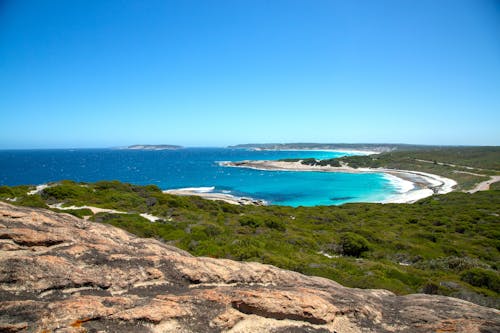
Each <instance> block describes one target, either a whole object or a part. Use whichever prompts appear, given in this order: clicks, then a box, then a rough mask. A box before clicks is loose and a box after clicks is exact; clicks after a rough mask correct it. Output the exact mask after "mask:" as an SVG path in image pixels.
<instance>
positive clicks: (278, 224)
mask: <svg viewBox="0 0 500 333" xmlns="http://www.w3.org/2000/svg"><path fill="white" fill-rule="evenodd" d="M264 224H265V225H266V227H268V228H270V229H275V230H278V231H285V230H286V226H285V223H284V222H283V221H281V220H279V219H277V218H268V219H266V220H265V221H264Z"/></svg>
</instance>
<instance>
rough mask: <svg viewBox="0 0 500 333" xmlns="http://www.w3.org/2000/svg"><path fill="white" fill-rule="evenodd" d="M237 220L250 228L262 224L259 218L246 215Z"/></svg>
mask: <svg viewBox="0 0 500 333" xmlns="http://www.w3.org/2000/svg"><path fill="white" fill-rule="evenodd" d="M239 222H240V225H241V226H247V227H251V228H257V227H259V226H261V224H262V222H261V221H260V219H259V218H257V217H255V216H247V215H245V216H242V217H240V219H239Z"/></svg>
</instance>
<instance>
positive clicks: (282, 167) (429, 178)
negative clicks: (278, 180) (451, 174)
mask: <svg viewBox="0 0 500 333" xmlns="http://www.w3.org/2000/svg"><path fill="white" fill-rule="evenodd" d="M220 165H223V166H228V167H239V168H250V169H256V170H279V171H316V172H343V173H384V174H386V177H389V176H392V177H391V178H390V181H391V182H393V183H394V184H395V187H396V188H398V192H400V193H397V194H394V195H393V196H391V197H389V198H387V199H386V200H384V201H382V202H383V203H413V202H415V201H418V200H420V199H423V198H426V197H428V196H431V195H433V194H444V193H449V192H451V191H453V187H454V186H455V185H457V182H456V181H454V180H453V179H449V178H445V177H442V176H438V175H434V174H430V173H426V172H419V171H411V170H395V169H384V168H358V169H354V168H351V167H348V166H342V167H332V166H320V165H305V164H302V163H301V162H300V161H296V162H286V161H267V160H263V161H241V162H220Z"/></svg>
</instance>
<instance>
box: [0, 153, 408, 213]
mask: <svg viewBox="0 0 500 333" xmlns="http://www.w3.org/2000/svg"><path fill="white" fill-rule="evenodd" d="M345 155H349V153H340V152H331V151H253V150H245V149H229V148H185V149H179V150H160V151H146V150H125V149H54V150H3V151H0V185H26V184H29V185H39V184H44V183H47V182H54V181H59V180H63V179H69V180H74V181H79V182H95V181H99V180H120V181H122V182H128V183H132V184H137V185H147V184H154V185H157V186H158V187H160V188H161V189H163V190H167V189H179V188H193V187H194V188H202V187H203V188H205V189H204V190H206V191H207V190H208V191H213V192H219V193H227V194H232V195H236V196H247V197H252V198H255V199H261V200H265V201H267V202H268V203H269V204H276V205H287V206H294V207H296V206H317V205H338V204H343V203H348V202H380V201H383V200H384V199H387V198H388V197H390V196H392V195H395V194H397V193H399V191H401V189H400V188H398V184H397V182H395V181H394V180H393V179H391V178H390V177H387V176H385V175H384V174H381V173H373V174H348V173H326V172H304V171H302V172H300V171H261V170H252V169H244V168H234V167H224V166H220V165H219V162H221V161H242V160H278V159H284V158H309V157H313V158H317V159H325V158H334V157H340V156H345Z"/></svg>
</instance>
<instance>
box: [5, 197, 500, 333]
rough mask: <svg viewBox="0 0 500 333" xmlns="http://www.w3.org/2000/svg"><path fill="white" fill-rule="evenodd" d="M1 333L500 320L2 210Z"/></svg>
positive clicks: (464, 326) (489, 327)
mask: <svg viewBox="0 0 500 333" xmlns="http://www.w3.org/2000/svg"><path fill="white" fill-rule="evenodd" d="M0 331H1V332H44V331H45V332H98V331H102V332H221V331H229V332H499V331H500V312H499V311H497V310H495V309H491V308H486V307H482V306H479V305H475V304H472V303H469V302H466V301H463V300H459V299H454V298H448V297H443V296H431V295H408V296H396V295H394V294H393V293H391V292H388V291H385V290H361V289H351V288H345V287H343V286H341V285H339V284H338V283H335V282H333V281H330V280H327V279H323V278H319V277H309V276H304V275H301V274H299V273H295V272H290V271H285V270H282V269H278V268H276V267H273V266H268V265H262V264H258V263H240V262H235V261H231V260H224V259H212V258H196V257H193V256H191V255H190V254H188V253H186V252H184V251H182V250H179V249H177V248H175V247H171V246H168V245H165V244H163V243H161V242H159V241H157V240H154V239H144V238H137V237H135V236H133V235H131V234H129V233H127V232H125V231H123V230H120V229H117V228H115V227H112V226H110V225H105V224H99V223H94V222H88V221H84V220H81V219H78V218H75V217H73V216H70V215H67V214H58V213H53V212H51V211H47V210H40V209H30V208H22V207H15V206H11V205H8V204H5V203H0Z"/></svg>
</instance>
